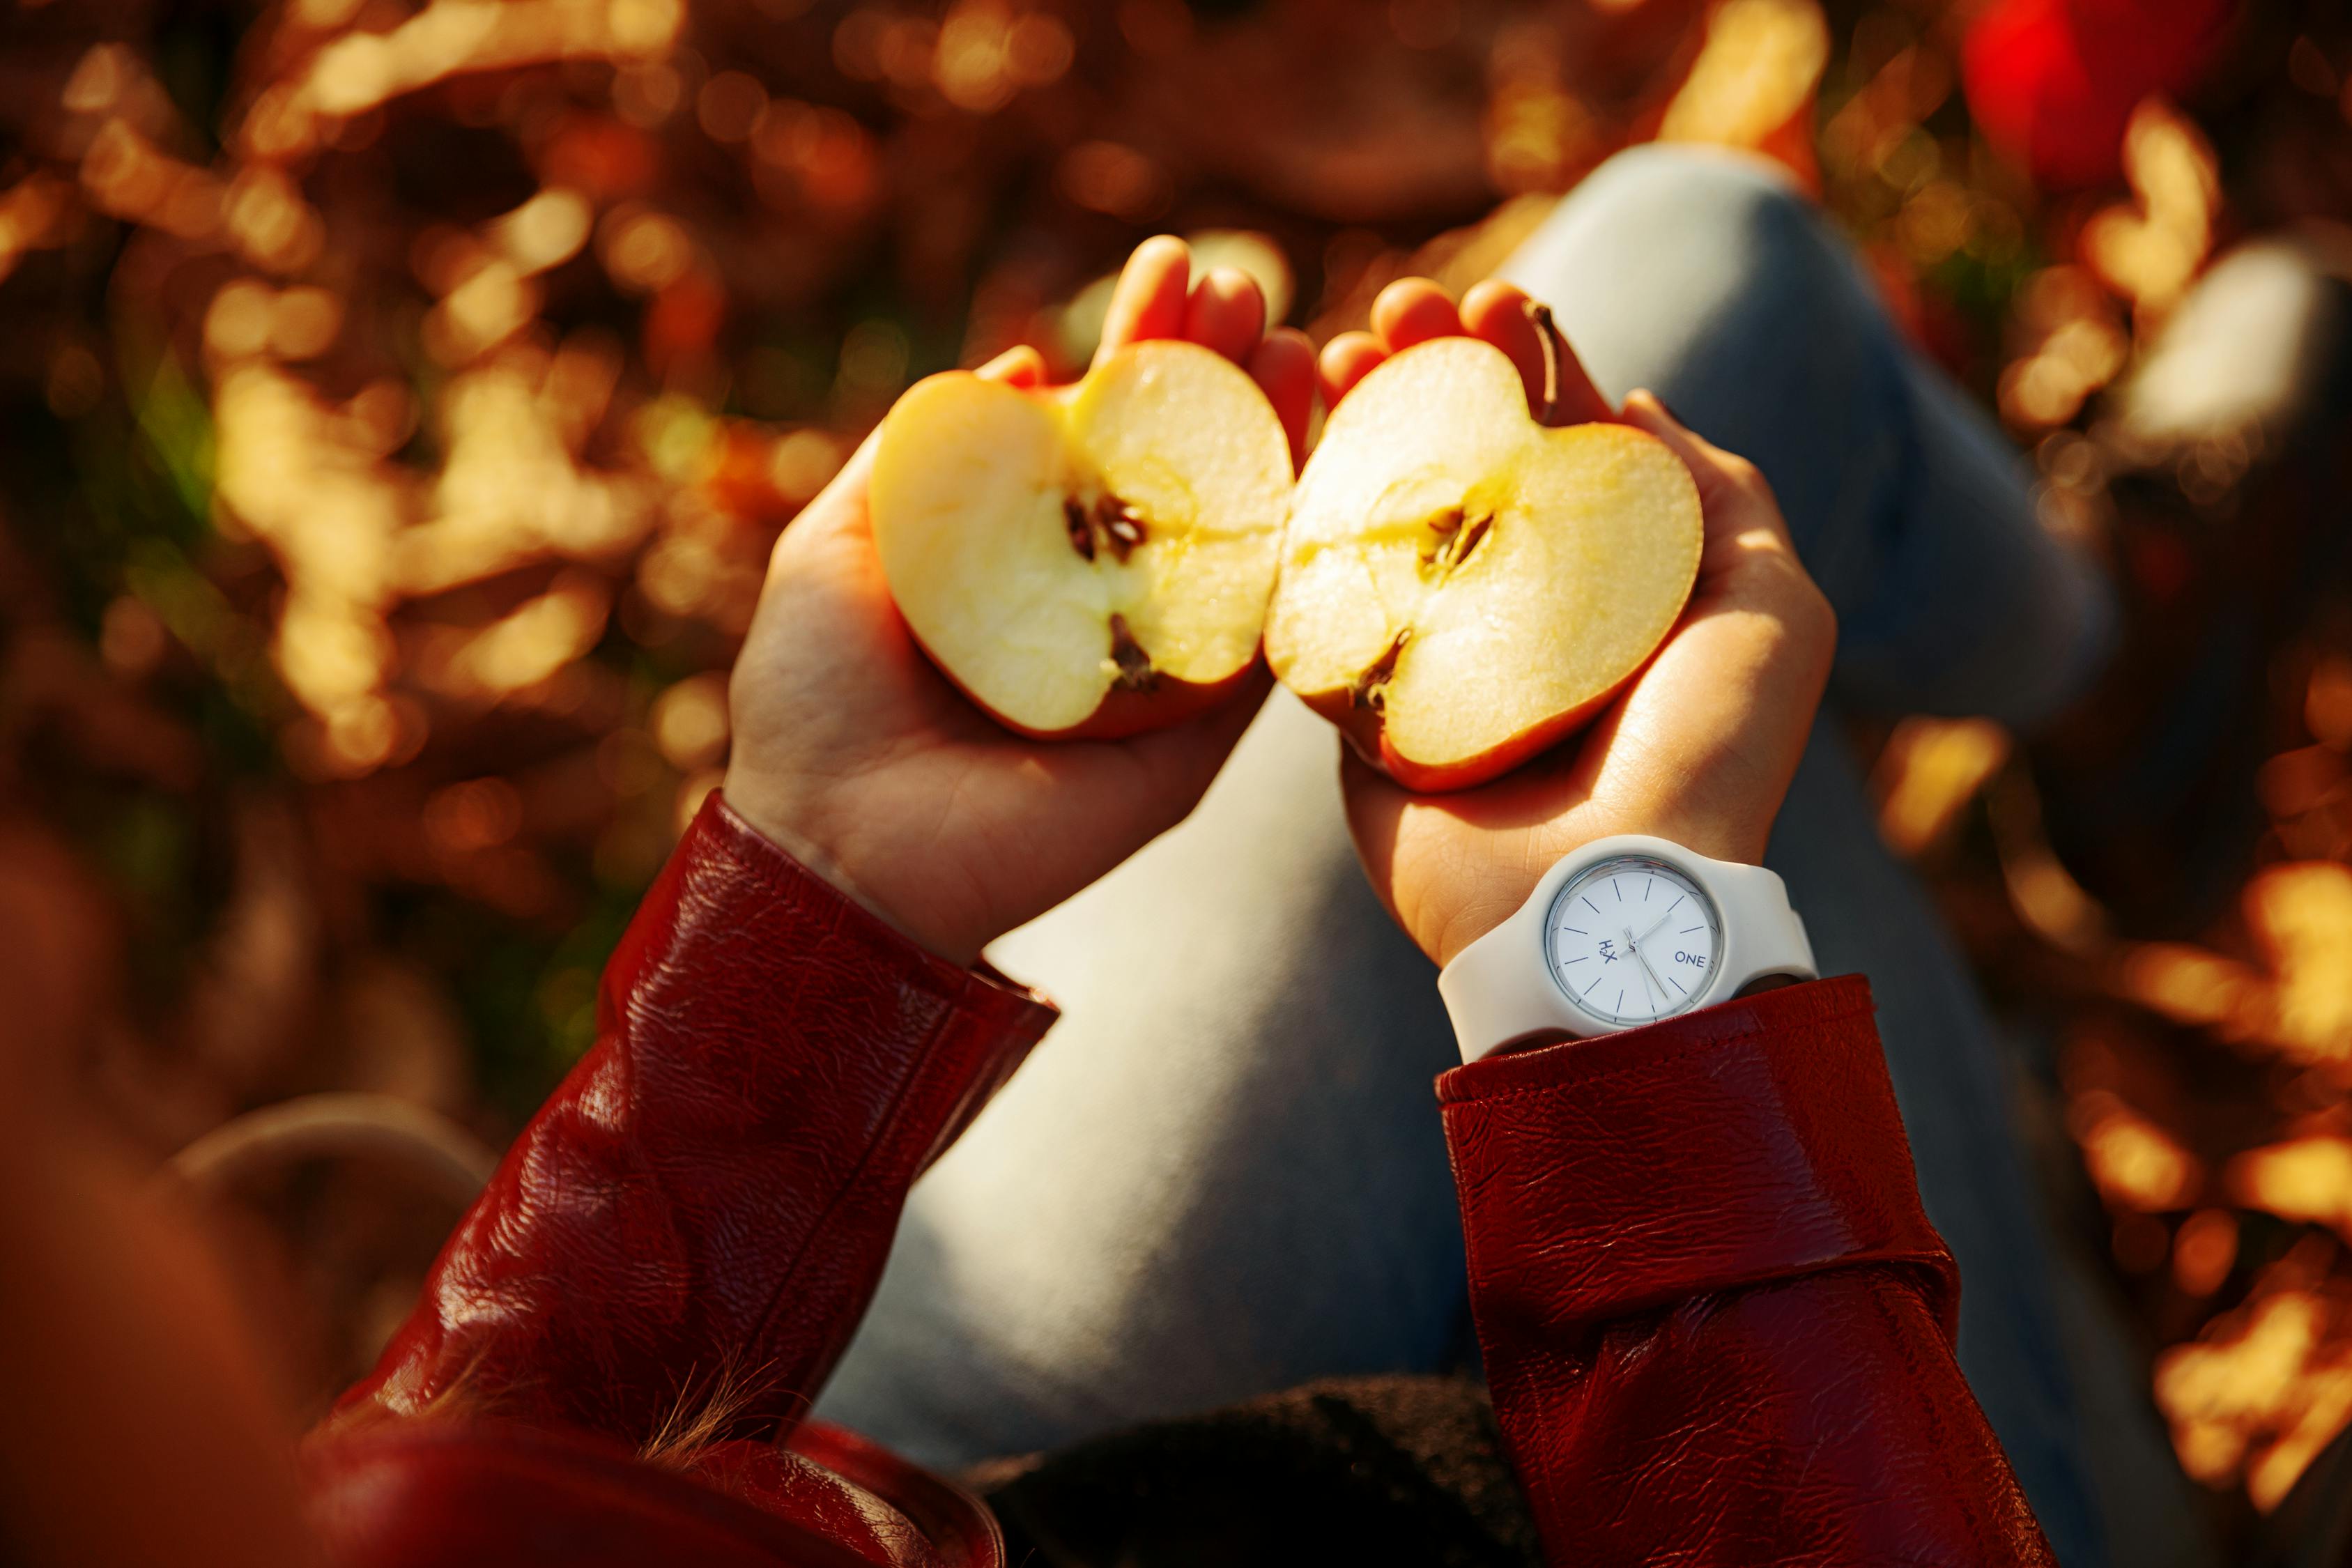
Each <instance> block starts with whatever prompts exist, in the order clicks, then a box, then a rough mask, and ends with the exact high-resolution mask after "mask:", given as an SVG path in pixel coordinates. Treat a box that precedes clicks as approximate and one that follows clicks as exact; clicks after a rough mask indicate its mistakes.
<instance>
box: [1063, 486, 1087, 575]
mask: <svg viewBox="0 0 2352 1568" xmlns="http://www.w3.org/2000/svg"><path fill="white" fill-rule="evenodd" d="M1062 526H1063V528H1064V529H1065V530H1066V531H1068V533H1069V536H1070V548H1071V549H1073V550H1075V551H1076V552H1078V553H1079V554H1080V555H1081V556H1084V557H1085V558H1086V559H1087V560H1088V561H1092V560H1093V559H1094V558H1095V531H1094V527H1093V525H1092V524H1090V523H1088V522H1087V509H1086V508H1084V507H1082V506H1080V505H1079V504H1078V499H1077V497H1076V496H1071V497H1068V498H1066V500H1064V501H1063V502H1062Z"/></svg>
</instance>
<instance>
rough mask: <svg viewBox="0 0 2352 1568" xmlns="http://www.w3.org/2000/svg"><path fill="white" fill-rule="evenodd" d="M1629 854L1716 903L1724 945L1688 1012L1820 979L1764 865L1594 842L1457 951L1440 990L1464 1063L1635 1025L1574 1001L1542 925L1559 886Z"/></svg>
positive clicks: (1636, 843) (1642, 843)
mask: <svg viewBox="0 0 2352 1568" xmlns="http://www.w3.org/2000/svg"><path fill="white" fill-rule="evenodd" d="M1628 855H1642V856H1648V857H1650V858H1654V859H1658V860H1663V861H1664V862H1665V863H1666V864H1668V865H1670V866H1674V867H1676V868H1679V869H1681V870H1682V872H1683V873H1684V874H1685V875H1686V876H1687V877H1689V878H1690V879H1691V880H1692V881H1693V882H1695V883H1696V884H1697V885H1698V887H1699V889H1700V890H1702V891H1703V892H1705V893H1706V895H1707V897H1708V898H1710V899H1712V900H1715V908H1716V912H1717V915H1718V916H1720V917H1721V920H1722V922H1723V946H1722V951H1721V952H1720V953H1719V954H1718V955H1717V961H1716V964H1715V972H1714V974H1713V975H1712V977H1711V978H1710V979H1709V980H1708V982H1707V984H1706V989H1705V990H1703V991H1702V992H1700V993H1699V994H1698V995H1697V996H1696V998H1694V999H1693V1001H1692V1003H1691V1006H1690V1008H1688V1009H1685V1011H1690V1010H1695V1009H1696V1008H1699V1007H1711V1006H1713V1005H1715V1004H1717V1003H1718V1002H1727V1001H1729V1000H1730V999H1731V998H1732V997H1734V996H1736V995H1738V994H1739V991H1740V988H1741V987H1743V986H1745V985H1747V984H1749V983H1750V982H1751V981H1755V980H1759V979H1762V978H1763V977H1764V976H1766V975H1768V974H1787V975H1793V976H1796V977H1798V978H1801V979H1806V980H1811V979H1812V978H1814V976H1815V974H1816V973H1817V971H1816V970H1815V969H1814V966H1813V949H1812V943H1811V942H1810V941H1809V940H1808V939H1807V937H1806V935H1805V923H1804V921H1801V920H1799V919H1798V918H1797V911H1796V910H1793V909H1791V908H1790V907H1789V889H1788V888H1787V886H1786V885H1785V884H1783V883H1782V882H1781V880H1780V877H1779V876H1778V875H1776V874H1775V873H1773V872H1770V871H1768V870H1766V869H1764V868H1762V867H1761V866H1740V865H1735V864H1733V863H1732V862H1730V861H1727V860H1710V859H1708V858H1706V856H1704V855H1698V854H1695V853H1693V852H1692V851H1690V850H1688V849H1685V848H1684V847H1682V846H1681V845H1679V844H1675V843H1672V842H1670V841H1668V840H1666V839H1664V838H1652V837H1646V836H1643V835H1640V834H1626V835H1622V836H1621V837H1615V838H1602V839H1597V840H1595V841H1594V842H1592V843H1591V844H1588V845H1586V846H1584V847H1582V848H1580V849H1578V850H1575V851H1574V852H1572V853H1570V855H1568V856H1566V857H1565V858H1562V859H1561V860H1560V861H1559V864H1557V865H1555V866H1554V867H1553V868H1551V869H1550V870H1549V871H1547V872H1545V873H1544V874H1543V879H1542V880H1540V881H1538V883H1537V884H1536V888H1535V891H1534V892H1532V893H1530V894H1528V900H1527V902H1525V903H1524V904H1521V905H1520V906H1519V907H1518V909H1517V910H1515V911H1513V913H1512V914H1511V915H1510V916H1509V917H1508V918H1507V919H1506V920H1505V921H1503V923H1502V924H1500V925H1498V926H1496V928H1495V929H1494V930H1492V931H1488V932H1487V933H1486V935H1484V936H1482V937H1480V938H1479V939H1478V940H1477V941H1475V942H1472V943H1471V944H1470V945H1469V946H1468V947H1465V948H1464V949H1463V950H1462V951H1461V952H1457V953H1455V954H1454V961H1453V962H1452V963H1448V964H1447V965H1446V966H1445V968H1444V970H1443V971H1442V972H1440V973H1439V974H1438V976H1437V992H1438V994H1439V995H1440V996H1442V997H1444V1000H1445V1011H1446V1014H1447V1016H1450V1017H1451V1018H1452V1019H1453V1020H1454V1038H1455V1039H1456V1040H1458V1041H1459V1042H1460V1043H1461V1047H1462V1059H1463V1060H1464V1061H1470V1062H1475V1061H1477V1060H1478V1059H1480V1058H1483V1057H1487V1056H1491V1055H1493V1054H1494V1053H1495V1052H1496V1051H1497V1050H1499V1049H1501V1048H1502V1047H1505V1046H1507V1045H1509V1044H1511V1043H1512V1042H1514V1041H1516V1040H1520V1039H1524V1038H1525V1037H1528V1036H1529V1035H1533V1034H1538V1033H1543V1032H1547V1031H1551V1030H1565V1031H1567V1032H1568V1033H1569V1034H1571V1035H1584V1036H1590V1035H1604V1034H1611V1033H1614V1032H1615V1031H1616V1030H1618V1029H1620V1028H1623V1027H1631V1026H1626V1025H1614V1024H1607V1023H1603V1022H1602V1021H1601V1020H1600V1019H1598V1018H1595V1017H1593V1016H1591V1014H1589V1013H1586V1012H1585V1011H1583V1010H1582V1009H1581V1008H1580V1007H1578V1006H1576V1005H1574V1004H1573V1003H1571V1002H1570V1001H1569V999H1568V997H1567V996H1566V995H1565V994H1563V993H1562V992H1561V991H1560V988H1559V983H1558V982H1557V981H1555V980H1554V979H1553V978H1552V973H1551V960H1550V957H1549V955H1548V954H1547V953H1546V952H1545V951H1544V920H1545V917H1546V916H1547V915H1548V914H1549V912H1550V910H1551V905H1552V900H1553V899H1555V898H1556V897H1558V896H1559V889H1561V888H1562V887H1564V886H1566V885H1567V884H1568V883H1569V882H1570V881H1571V880H1573V879H1575V878H1576V877H1578V876H1580V875H1581V874H1582V873H1583V872H1584V870H1585V869H1586V868H1589V867H1591V866H1595V865H1598V864H1599V863H1601V861H1603V860H1613V859H1617V858H1621V857H1623V856H1628Z"/></svg>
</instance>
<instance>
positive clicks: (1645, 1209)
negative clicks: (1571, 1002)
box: [1438, 975, 1959, 1338]
mask: <svg viewBox="0 0 2352 1568" xmlns="http://www.w3.org/2000/svg"><path fill="white" fill-rule="evenodd" d="M1872 1015H1873V1007H1872V1003H1871V997H1870V985H1869V983H1868V982H1867V981H1865V980H1864V979H1863V978H1862V977H1861V976H1859V975H1849V976H1845V977H1843V978H1840V979H1833V980H1822V981H1814V982H1811V983H1809V984H1801V985H1793V986H1787V987H1783V988H1781V989H1780V990H1775V991H1767V992H1763V993H1760V994H1757V995H1755V996H1752V997H1748V998H1745V999H1743V1000H1740V1001H1737V1002H1731V1003H1727V1004H1725V1005H1721V1006H1717V1007H1710V1008H1706V1009H1704V1010H1702V1011H1700V1012H1697V1013H1692V1014H1687V1015H1685V1016H1682V1017H1678V1018H1673V1019H1669V1020H1667V1021H1665V1022H1664V1023H1661V1024H1654V1025H1651V1026H1648V1027H1646V1028H1641V1029H1633V1030H1629V1031H1627V1032H1625V1033H1623V1034H1618V1035H1608V1036H1603V1037H1600V1038H1597V1039H1591V1040H1571V1041H1567V1042H1564V1043H1562V1044H1559V1045H1555V1046H1548V1047H1543V1048H1541V1049H1538V1050H1532V1051H1527V1052H1524V1053H1521V1054H1518V1055H1513V1056H1502V1057H1492V1058H1487V1059H1486V1060H1484V1061H1479V1062H1475V1063H1472V1064H1470V1065H1468V1066H1465V1067H1460V1068H1454V1069H1453V1070H1452V1071H1450V1072H1447V1073H1446V1074H1444V1076H1443V1077H1442V1078H1440V1079H1438V1100H1439V1102H1440V1104H1441V1106H1442V1107H1443V1110H1444V1121H1445V1132H1446V1142H1447V1144H1448V1146H1449V1148H1450V1151H1451V1152H1452V1156H1453V1160H1454V1178H1455V1185H1456V1187H1457V1189H1458V1191H1459V1194H1460V1196H1461V1201H1462V1216H1463V1226H1464V1232H1465V1240H1466V1242H1467V1245H1468V1248H1469V1261H1470V1278H1471V1291H1472V1296H1473V1299H1474V1301H1475V1305H1476V1307H1477V1310H1478V1315H1479V1318H1480V1320H1481V1323H1482V1327H1485V1326H1488V1325H1490V1324H1491V1325H1492V1326H1496V1327H1501V1326H1502V1325H1504V1324H1506V1323H1507V1324H1509V1325H1510V1326H1511V1327H1512V1328H1513V1329H1515V1330H1517V1331H1527V1332H1533V1333H1538V1334H1547V1335H1549V1334H1559V1333H1563V1332H1568V1333H1573V1332H1574V1331H1577V1330H1578V1329H1580V1328H1585V1327H1589V1326H1591V1325H1592V1324H1595V1323H1600V1322H1605V1321H1612V1320H1614V1319H1619V1318H1622V1317H1625V1316H1628V1315H1630V1314H1633V1313H1638V1312H1641V1311H1643V1310H1649V1309H1652V1308H1655V1307H1660V1306H1664V1305H1666V1304H1668V1303H1672V1302H1676V1301H1680V1300H1685V1299H1686V1298H1689V1297H1692V1296H1696V1295H1703V1294H1707V1293H1711V1292H1715V1291H1719V1290H1726V1289H1737V1288H1741V1287H1747V1286H1753V1285H1758V1284H1762V1283H1767V1282H1769V1281H1773V1280H1779V1279H1790V1278H1793V1277H1795V1276H1799V1275H1804V1274H1811V1273H1815V1272H1819V1271H1821V1270H1823V1269H1828V1268H1848V1267H1853V1266H1855V1265H1859V1264H1872V1263H1875V1264H1894V1265H1898V1266H1907V1267H1912V1268H1917V1269H1919V1270H1921V1271H1922V1272H1923V1273H1924V1274H1926V1275H1927V1276H1928V1278H1927V1279H1926V1280H1924V1281H1923V1283H1925V1284H1927V1286H1928V1288H1929V1289H1928V1295H1929V1298H1930V1299H1931V1300H1935V1301H1936V1302H1937V1306H1938V1315H1939V1317H1940V1318H1941V1321H1942V1325H1943V1329H1944V1332H1945V1334H1946V1336H1947V1338H1948V1337H1949V1336H1950V1335H1951V1333H1952V1331H1953V1328H1954V1324H1955V1321H1956V1320H1955V1316H1954V1314H1955V1312H1956V1311H1957V1309H1958V1296H1959V1285H1958V1274H1957V1272H1956V1270H1955V1268H1954V1267H1953V1264H1952V1260H1951V1255H1950V1253H1949V1252H1948V1250H1947V1249H1946V1248H1945V1247H1944V1243H1943V1240H1942V1238H1941V1237H1938V1236H1937V1234H1936V1232H1935V1229H1934V1227H1933V1226H1930V1225H1929V1224H1928V1222H1927V1214H1926V1211H1925V1210H1923V1209H1922V1208H1921V1207H1920V1205H1919V1196H1918V1184H1917V1182H1916V1179H1915V1176H1914V1173H1913V1171H1912V1165H1911V1148H1910V1143H1909V1142H1908V1140H1907V1139H1906V1137H1905V1136H1904V1132H1903V1121H1902V1118H1901V1115H1900V1114H1899V1113H1898V1112H1897V1110H1895V1097H1894V1091H1893V1088H1892V1086H1891V1084H1890V1083H1889V1082H1888V1080H1887V1077H1886V1064H1885V1058H1884V1057H1883V1056H1882V1054H1881V1052H1880V1047H1879V1043H1878V1033H1877V1029H1876V1026H1875V1025H1874V1021H1873V1016H1872Z"/></svg>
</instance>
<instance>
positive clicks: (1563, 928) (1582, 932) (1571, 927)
mask: <svg viewBox="0 0 2352 1568" xmlns="http://www.w3.org/2000/svg"><path fill="white" fill-rule="evenodd" d="M1559 929H1560V930H1562V931H1576V928H1575V927H1574V926H1562V927H1560V928H1559ZM1576 934H1577V935H1579V936H1585V935H1589V934H1590V933H1589V932H1586V931H1576Z"/></svg>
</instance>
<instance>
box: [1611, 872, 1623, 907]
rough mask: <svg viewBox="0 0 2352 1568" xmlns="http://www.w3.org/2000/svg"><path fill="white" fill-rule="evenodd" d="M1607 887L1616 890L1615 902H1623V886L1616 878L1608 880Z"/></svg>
mask: <svg viewBox="0 0 2352 1568" xmlns="http://www.w3.org/2000/svg"><path fill="white" fill-rule="evenodd" d="M1609 885H1610V886H1611V887H1612V888H1614V889H1617V901H1618V902H1619V903H1621V904H1622V903H1623V902H1624V901H1625V884H1624V883H1622V882H1621V881H1619V880H1618V879H1616V878H1614V877H1612V878H1610V879H1609Z"/></svg>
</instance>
